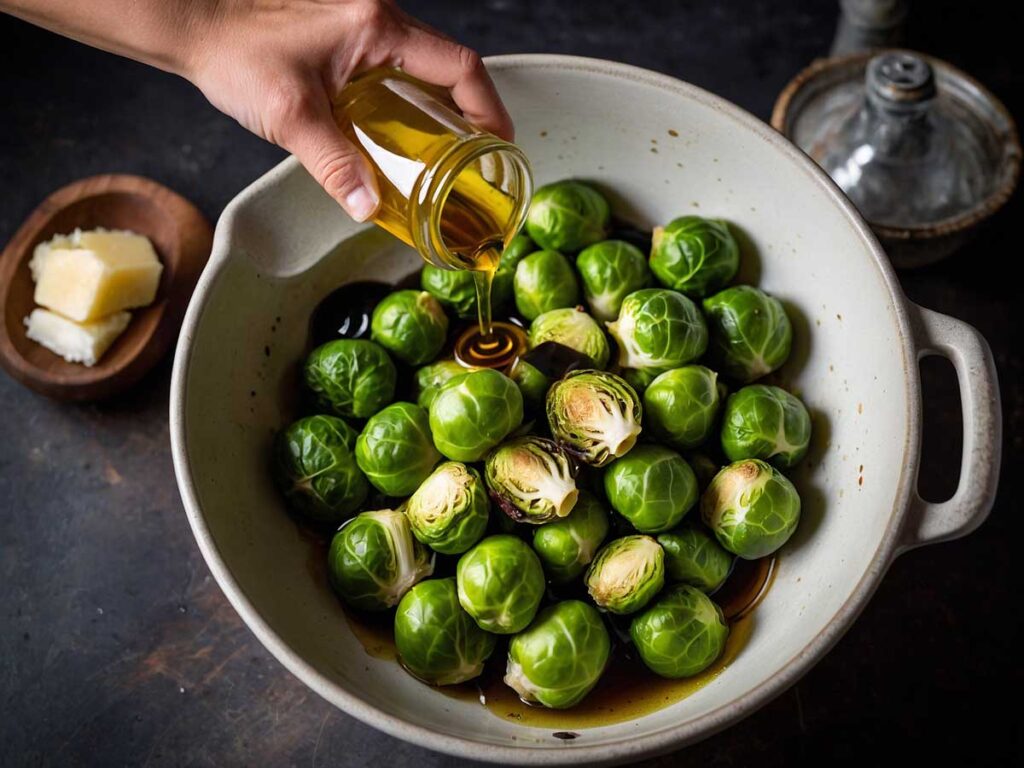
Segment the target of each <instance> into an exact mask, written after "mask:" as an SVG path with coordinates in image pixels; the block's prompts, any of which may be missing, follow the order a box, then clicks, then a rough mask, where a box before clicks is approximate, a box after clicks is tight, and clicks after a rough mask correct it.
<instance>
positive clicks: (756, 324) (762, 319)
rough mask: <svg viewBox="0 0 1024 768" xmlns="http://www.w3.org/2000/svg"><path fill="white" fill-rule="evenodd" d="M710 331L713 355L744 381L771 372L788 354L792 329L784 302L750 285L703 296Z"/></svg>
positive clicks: (731, 374) (731, 373)
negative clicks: (704, 297)
mask: <svg viewBox="0 0 1024 768" xmlns="http://www.w3.org/2000/svg"><path fill="white" fill-rule="evenodd" d="M704 312H705V314H706V315H707V319H708V326H709V328H710V331H711V347H710V350H709V352H710V355H711V357H712V359H713V360H714V361H715V362H716V363H717V365H718V367H720V368H721V369H722V370H724V371H725V372H726V373H727V374H729V375H730V376H731V377H732V378H734V379H736V380H737V381H741V382H743V383H747V382H750V381H753V380H754V379H757V378H760V377H761V376H764V375H765V374H766V373H771V372H772V371H774V370H776V369H777V368H779V367H781V366H782V364H783V363H785V362H786V358H788V357H789V350H790V347H791V346H792V344H793V329H792V327H791V326H790V324H789V317H787V316H786V310H785V309H783V307H782V303H781V302H780V301H779V300H778V299H775V298H772V297H771V296H769V295H768V294H766V293H765V292H764V291H760V290H758V289H757V288H753V287H752V286H749V285H737V286H734V287H732V288H726V289H725V290H724V291H721V292H720V293H716V294H715V295H714V296H712V297H710V298H708V299H704Z"/></svg>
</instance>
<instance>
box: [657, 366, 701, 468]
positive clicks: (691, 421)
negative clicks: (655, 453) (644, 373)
mask: <svg viewBox="0 0 1024 768" xmlns="http://www.w3.org/2000/svg"><path fill="white" fill-rule="evenodd" d="M718 406H719V399H718V374H717V373H715V372H714V371H712V370H710V369H708V368H705V367H704V366H703V365H686V366H683V367H682V368H674V369H673V370H671V371H666V372H665V373H663V374H661V375H660V376H658V377H657V378H656V379H655V380H654V381H652V382H651V384H650V386H649V387H647V389H646V390H645V391H644V413H645V414H646V416H647V425H648V426H649V427H650V428H651V432H653V433H654V434H655V436H656V437H658V438H659V439H660V440H662V441H664V442H665V443H668V444H669V445H671V446H672V447H673V448H679V449H680V450H686V449H688V448H696V447H697V446H698V445H700V444H701V443H703V442H705V441H706V440H707V439H708V438H709V437H711V433H712V432H713V431H714V428H715V417H716V416H717V415H718Z"/></svg>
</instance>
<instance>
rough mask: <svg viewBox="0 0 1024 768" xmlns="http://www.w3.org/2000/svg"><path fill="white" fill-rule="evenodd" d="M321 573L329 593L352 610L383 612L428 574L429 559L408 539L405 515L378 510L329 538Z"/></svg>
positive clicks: (431, 565) (431, 562)
mask: <svg viewBox="0 0 1024 768" xmlns="http://www.w3.org/2000/svg"><path fill="white" fill-rule="evenodd" d="M327 571H328V575H329V576H330V581H331V586H332V587H334V591H335V592H337V593H338V595H339V596H340V597H341V599H342V600H344V601H345V602H346V603H348V604H349V605H351V606H352V607H353V608H360V609H362V610H364V611H384V610H387V609H388V608H391V607H393V606H395V605H398V601H399V600H401V599H402V595H404V594H405V593H406V592H407V591H408V590H409V588H410V587H412V585H413V584H415V583H416V582H418V581H420V580H421V579H425V578H426V577H427V576H429V575H430V574H432V573H433V572H434V557H433V555H431V554H430V552H429V550H428V549H427V548H426V547H424V546H423V545H422V544H420V543H419V542H418V541H416V539H415V538H413V535H412V529H411V528H410V527H409V521H408V519H406V517H405V515H403V514H402V513H401V512H395V511H394V510H391V509H379V510H376V511H373V512H361V513H360V514H358V515H356V516H355V517H353V518H352V519H351V520H349V521H348V522H347V523H345V524H344V525H343V526H341V528H340V529H339V530H338V532H337V533H336V534H334V538H333V539H331V548H330V550H329V551H328V553H327Z"/></svg>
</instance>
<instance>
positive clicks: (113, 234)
mask: <svg viewBox="0 0 1024 768" xmlns="http://www.w3.org/2000/svg"><path fill="white" fill-rule="evenodd" d="M29 267H30V269H31V270H32V276H33V278H34V279H35V281H36V292H35V301H36V304H40V305H42V306H44V307H47V308H49V309H52V310H54V311H55V312H59V313H60V314H62V315H64V316H65V317H67V318H69V319H71V320H76V321H78V322H85V321H87V320H96V319H98V318H101V317H103V316H105V315H109V314H112V313H114V312H118V311H120V310H123V309H131V308H133V307H143V306H145V305H147V304H150V303H152V301H153V299H154V298H156V290H157V286H159V284H160V273H161V271H162V270H163V266H162V265H161V264H160V261H159V259H157V256H156V251H154V250H153V245H152V243H150V242H149V240H148V238H146V237H143V236H142V235H137V234H135V233H133V232H123V231H106V230H93V231H91V232H82V231H81V230H75V231H74V232H73V233H72V234H71V235H67V236H62V235H58V236H57V237H55V238H53V240H51V241H50V242H48V243H42V244H41V245H39V246H37V247H36V250H35V253H34V254H33V258H32V261H31V262H30V264H29Z"/></svg>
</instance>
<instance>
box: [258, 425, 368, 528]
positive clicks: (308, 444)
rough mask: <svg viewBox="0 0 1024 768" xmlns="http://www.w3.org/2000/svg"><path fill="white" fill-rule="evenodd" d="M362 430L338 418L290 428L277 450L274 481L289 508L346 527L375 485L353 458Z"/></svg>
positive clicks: (279, 438)
mask: <svg viewBox="0 0 1024 768" xmlns="http://www.w3.org/2000/svg"><path fill="white" fill-rule="evenodd" d="M355 443H356V431H355V430H354V429H352V427H350V426H349V425H348V424H346V423H345V422H344V421H342V420H341V419H339V418H337V417H335V416H307V417H306V418H304V419H299V420H298V421H296V422H294V423H292V424H290V425H288V426H287V427H286V428H285V429H282V430H281V431H280V432H279V433H278V436H277V440H276V441H275V446H274V472H273V474H274V480H275V481H276V482H277V487H278V488H279V489H280V490H281V493H283V494H284V497H285V500H286V501H287V502H288V505H289V506H290V507H291V508H292V509H294V510H295V511H296V512H298V513H299V514H301V515H304V516H305V517H307V518H309V519H310V520H314V521H316V522H320V523H340V522H341V521H342V520H344V519H345V518H346V517H348V516H349V515H351V514H352V513H353V512H355V511H356V510H357V509H359V506H360V505H361V504H362V503H363V501H364V500H365V499H366V495H367V494H368V493H369V492H370V486H369V485H368V484H367V482H366V478H365V477H364V476H363V473H362V472H361V471H360V469H359V467H358V466H357V464H356V457H355V455H354V453H353V450H354V448H355Z"/></svg>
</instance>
